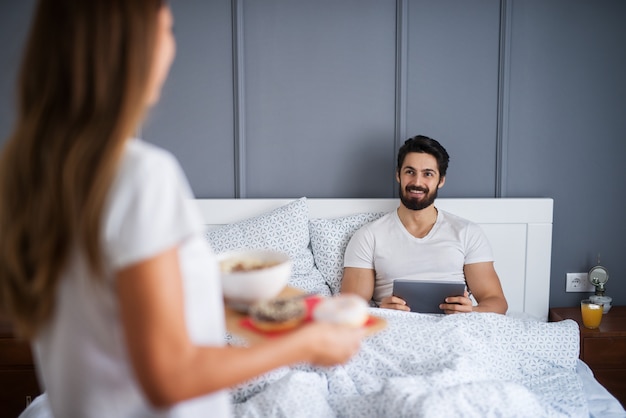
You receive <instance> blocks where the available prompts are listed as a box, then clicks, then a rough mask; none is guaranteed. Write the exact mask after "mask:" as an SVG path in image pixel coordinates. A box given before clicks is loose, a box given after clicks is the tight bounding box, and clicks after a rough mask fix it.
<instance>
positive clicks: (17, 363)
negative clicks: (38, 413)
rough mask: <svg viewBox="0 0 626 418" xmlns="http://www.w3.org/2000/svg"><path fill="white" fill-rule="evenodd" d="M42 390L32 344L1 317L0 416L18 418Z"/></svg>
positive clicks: (1, 417)
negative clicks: (20, 338) (17, 336)
mask: <svg viewBox="0 0 626 418" xmlns="http://www.w3.org/2000/svg"><path fill="white" fill-rule="evenodd" d="M40 393H41V390H40V389H39V384H38V383H37V375H36V373H35V366H34V364H33V358H32V355H31V351H30V344H28V342H26V341H22V340H18V339H17V338H16V337H15V335H14V334H13V328H12V326H11V324H10V322H9V321H7V320H6V319H5V318H2V317H0V405H2V407H1V408H0V418H5V417H6V418H15V417H17V416H18V415H19V414H20V413H21V412H22V411H23V410H24V408H26V406H27V405H28V404H29V403H30V401H31V400H32V399H34V398H35V397H36V396H37V395H39V394H40Z"/></svg>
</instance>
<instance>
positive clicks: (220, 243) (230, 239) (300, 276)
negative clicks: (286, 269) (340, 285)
mask: <svg viewBox="0 0 626 418" xmlns="http://www.w3.org/2000/svg"><path fill="white" fill-rule="evenodd" d="M308 223H309V207H308V205H307V203H306V198H305V197H303V198H300V199H298V200H294V201H293V202H290V203H288V204H286V205H284V206H281V207H279V208H276V209H274V210H272V211H270V212H267V213H264V214H262V215H259V216H256V217H254V218H249V219H245V220H242V221H240V222H235V223H232V224H228V225H223V226H220V227H217V228H215V229H211V230H209V231H207V232H206V235H205V236H206V239H207V240H208V242H209V244H210V245H211V248H213V251H215V252H216V253H218V254H219V253H223V252H226V251H231V250H238V249H245V248H247V249H270V250H276V251H281V252H284V253H286V254H288V255H289V256H290V257H291V259H292V261H293V271H292V273H291V278H290V279H289V285H290V286H293V287H297V288H299V289H302V290H304V291H307V292H316V293H322V294H325V295H329V294H330V290H329V289H328V286H327V285H326V282H325V281H324V278H323V277H322V275H321V274H320V272H319V271H318V270H317V268H316V267H315V263H314V261H313V253H312V252H311V249H310V248H309V242H310V239H309V227H308Z"/></svg>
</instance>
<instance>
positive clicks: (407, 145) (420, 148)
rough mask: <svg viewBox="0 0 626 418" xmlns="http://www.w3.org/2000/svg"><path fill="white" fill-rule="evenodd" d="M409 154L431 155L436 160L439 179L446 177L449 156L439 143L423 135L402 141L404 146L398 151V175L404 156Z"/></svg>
mask: <svg viewBox="0 0 626 418" xmlns="http://www.w3.org/2000/svg"><path fill="white" fill-rule="evenodd" d="M410 152H421V153H424V154H430V155H432V156H433V157H435V159H436V160H437V166H438V168H439V175H440V176H441V177H445V176H446V172H447V171H448V162H449V161H450V155H448V151H446V149H445V148H444V147H443V146H442V145H441V144H440V143H439V142H437V141H436V140H434V139H432V138H429V137H427V136H424V135H417V136H414V137H412V138H409V139H407V140H406V141H404V145H402V146H401V147H400V150H398V166H397V167H396V171H397V172H398V173H399V172H400V169H401V168H402V164H403V163H404V159H405V158H406V155H407V154H408V153H410Z"/></svg>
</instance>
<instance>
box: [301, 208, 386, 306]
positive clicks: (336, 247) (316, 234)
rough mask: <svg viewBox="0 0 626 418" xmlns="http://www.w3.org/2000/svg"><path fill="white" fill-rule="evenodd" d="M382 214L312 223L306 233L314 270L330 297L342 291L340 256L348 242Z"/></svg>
mask: <svg viewBox="0 0 626 418" xmlns="http://www.w3.org/2000/svg"><path fill="white" fill-rule="evenodd" d="M384 214H385V213H384V212H380V213H359V214H356V215H349V216H344V217H341V218H335V219H311V220H310V221H309V233H310V235H311V249H312V250H313V258H314V259H315V265H316V266H317V269H318V270H319V271H320V273H322V276H323V277H324V279H325V280H326V283H327V284H328V286H329V287H330V291H331V292H332V294H333V295H336V294H337V293H339V291H340V290H341V279H342V277H343V255H344V252H345V251H346V246H347V245H348V241H350V238H352V234H354V233H355V232H356V231H357V230H358V229H359V228H361V227H362V226H363V225H365V224H367V223H369V222H372V221H374V220H376V219H378V218H380V217H381V216H383V215H384Z"/></svg>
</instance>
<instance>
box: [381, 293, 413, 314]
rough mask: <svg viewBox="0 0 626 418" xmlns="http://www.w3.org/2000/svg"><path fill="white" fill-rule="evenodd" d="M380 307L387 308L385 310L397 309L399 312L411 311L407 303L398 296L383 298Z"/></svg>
mask: <svg viewBox="0 0 626 418" xmlns="http://www.w3.org/2000/svg"><path fill="white" fill-rule="evenodd" d="M378 307H379V308H385V309H395V310H398V311H407V312H409V311H410V310H411V308H409V307H408V306H407V304H406V301H405V300H404V299H402V298H399V297H397V296H386V297H384V298H382V299H381V301H380V304H379V305H378Z"/></svg>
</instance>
